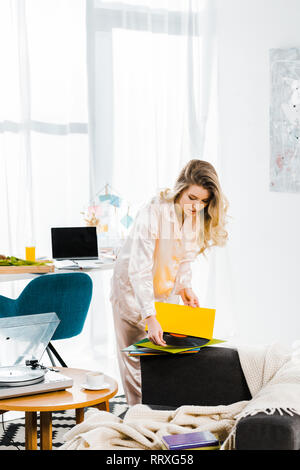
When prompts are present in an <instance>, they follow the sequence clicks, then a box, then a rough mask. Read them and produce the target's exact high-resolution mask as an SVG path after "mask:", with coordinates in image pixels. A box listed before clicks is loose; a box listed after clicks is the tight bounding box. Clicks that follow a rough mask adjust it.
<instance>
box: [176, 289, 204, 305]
mask: <svg viewBox="0 0 300 470" xmlns="http://www.w3.org/2000/svg"><path fill="white" fill-rule="evenodd" d="M179 295H180V296H181V298H182V300H183V303H184V305H189V306H190V307H200V305H199V300H198V297H197V296H196V294H195V293H194V292H193V289H190V288H186V289H181V291H180V292H179Z"/></svg>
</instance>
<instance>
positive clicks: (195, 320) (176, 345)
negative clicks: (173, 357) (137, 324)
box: [122, 302, 224, 356]
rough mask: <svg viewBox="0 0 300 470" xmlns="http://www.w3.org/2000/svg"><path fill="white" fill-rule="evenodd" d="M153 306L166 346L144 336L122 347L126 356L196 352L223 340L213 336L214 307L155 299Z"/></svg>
mask: <svg viewBox="0 0 300 470" xmlns="http://www.w3.org/2000/svg"><path fill="white" fill-rule="evenodd" d="M155 308H156V318H157V320H158V321H159V323H160V325H161V327H162V329H163V331H164V334H163V339H164V341H165V342H166V344H167V346H158V345H156V344H154V343H152V342H151V341H150V340H149V339H148V338H145V339H143V340H142V341H139V342H138V343H135V344H132V345H131V346H128V347H127V348H125V349H122V351H123V352H126V353H127V354H128V355H129V356H142V355H143V356H144V355H148V356H149V355H151V356H153V355H166V354H195V353H198V352H199V351H200V350H201V348H203V347H205V346H212V345H215V344H219V343H223V342H224V340H221V339H215V338H213V337H212V334H213V327H214V320H215V310H214V309H207V308H200V307H196V308H195V307H188V306H184V305H178V304H169V303H164V302H155ZM146 330H147V328H146Z"/></svg>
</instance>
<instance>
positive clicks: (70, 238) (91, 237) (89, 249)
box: [51, 227, 98, 259]
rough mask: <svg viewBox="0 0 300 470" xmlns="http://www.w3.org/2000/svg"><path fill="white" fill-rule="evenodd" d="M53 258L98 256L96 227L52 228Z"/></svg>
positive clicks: (91, 257) (90, 257) (88, 257)
mask: <svg viewBox="0 0 300 470" xmlns="http://www.w3.org/2000/svg"><path fill="white" fill-rule="evenodd" d="M51 238H52V257H53V259H93V258H98V244H97V232H96V227H66V228H62V227H59V228H51Z"/></svg>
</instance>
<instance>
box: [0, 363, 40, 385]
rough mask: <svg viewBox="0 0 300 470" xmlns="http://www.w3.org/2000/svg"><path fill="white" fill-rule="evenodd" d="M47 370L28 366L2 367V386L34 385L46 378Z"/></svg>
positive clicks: (0, 370) (0, 369) (0, 374)
mask: <svg viewBox="0 0 300 470" xmlns="http://www.w3.org/2000/svg"><path fill="white" fill-rule="evenodd" d="M44 376H45V371H44V370H41V369H37V370H33V369H30V368H29V367H26V366H11V367H0V386H1V387H19V386H24V385H32V384H35V383H38V382H42V381H43V380H44Z"/></svg>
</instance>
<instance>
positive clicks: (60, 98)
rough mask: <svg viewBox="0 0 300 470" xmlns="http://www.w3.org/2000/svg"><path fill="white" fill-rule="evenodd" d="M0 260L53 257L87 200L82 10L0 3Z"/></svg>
mask: <svg viewBox="0 0 300 470" xmlns="http://www.w3.org/2000/svg"><path fill="white" fill-rule="evenodd" d="M0 58H1V74H0V103H1V104H0V163H1V172H0V178H1V181H0V200H1V205H0V219H1V224H0V253H4V254H7V255H15V256H20V257H24V256H25V246H26V245H27V244H34V245H35V246H36V250H37V253H36V254H37V256H38V257H39V256H51V241H50V227H51V226H55V225H58V226H59V225H71V224H77V223H80V224H81V223H82V216H81V214H80V211H81V210H82V207H83V206H84V205H85V204H86V203H87V202H88V198H89V153H88V125H87V122H88V119H87V83H86V67H85V63H86V62H85V61H86V35H85V3H84V1H83V0H42V1H39V0H1V3H0Z"/></svg>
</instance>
